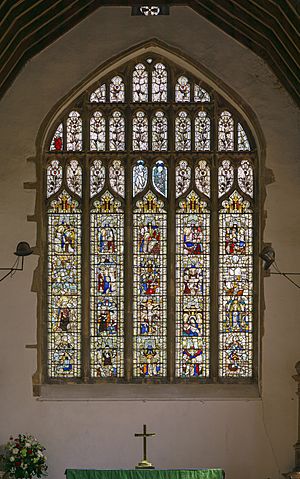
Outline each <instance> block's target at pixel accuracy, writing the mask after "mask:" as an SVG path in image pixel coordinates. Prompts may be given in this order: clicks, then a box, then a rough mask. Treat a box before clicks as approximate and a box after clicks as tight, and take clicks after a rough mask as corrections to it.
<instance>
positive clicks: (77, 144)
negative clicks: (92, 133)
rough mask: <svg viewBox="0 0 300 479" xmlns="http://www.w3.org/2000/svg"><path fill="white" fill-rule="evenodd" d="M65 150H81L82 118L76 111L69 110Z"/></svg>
mask: <svg viewBox="0 0 300 479" xmlns="http://www.w3.org/2000/svg"><path fill="white" fill-rule="evenodd" d="M67 150H68V151H81V150H82V120H81V117H80V115H79V113H78V111H71V113H70V114H69V116H68V119H67Z"/></svg>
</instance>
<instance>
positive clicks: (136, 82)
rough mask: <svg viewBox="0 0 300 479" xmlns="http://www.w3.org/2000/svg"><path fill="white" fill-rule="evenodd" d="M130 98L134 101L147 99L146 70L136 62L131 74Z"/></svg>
mask: <svg viewBox="0 0 300 479" xmlns="http://www.w3.org/2000/svg"><path fill="white" fill-rule="evenodd" d="M132 98H133V101H134V102H140V103H141V102H143V101H148V72H147V70H146V68H145V66H144V65H143V64H142V63H138V64H137V65H136V66H135V68H134V70H133V74H132Z"/></svg>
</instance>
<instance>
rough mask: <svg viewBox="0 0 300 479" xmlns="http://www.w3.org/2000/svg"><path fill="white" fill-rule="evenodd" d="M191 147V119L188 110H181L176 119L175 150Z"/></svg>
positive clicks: (184, 149)
mask: <svg viewBox="0 0 300 479" xmlns="http://www.w3.org/2000/svg"><path fill="white" fill-rule="evenodd" d="M190 149H191V119H190V116H189V115H188V113H187V112H186V111H180V112H179V113H178V115H177V117H176V120H175V150H176V151H188V150H190Z"/></svg>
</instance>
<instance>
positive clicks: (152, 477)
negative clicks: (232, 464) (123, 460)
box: [65, 469, 225, 479]
mask: <svg viewBox="0 0 300 479" xmlns="http://www.w3.org/2000/svg"><path fill="white" fill-rule="evenodd" d="M65 474H66V479H224V478H225V473H224V471H223V470H222V469H161V470H160V469H148V470H147V469H144V470H141V469H117V470H105V469H101V470H97V469H67V470H66V472H65Z"/></svg>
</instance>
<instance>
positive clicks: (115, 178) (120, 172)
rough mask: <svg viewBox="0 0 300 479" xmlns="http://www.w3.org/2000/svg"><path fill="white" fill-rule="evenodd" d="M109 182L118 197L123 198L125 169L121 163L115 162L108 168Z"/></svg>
mask: <svg viewBox="0 0 300 479" xmlns="http://www.w3.org/2000/svg"><path fill="white" fill-rule="evenodd" d="M109 181H110V186H111V187H112V189H113V190H114V191H115V192H116V193H118V195H120V196H122V197H123V198H124V196H125V169H124V166H123V165H122V163H121V161H119V160H115V161H113V164H112V165H111V166H110V167H109Z"/></svg>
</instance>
